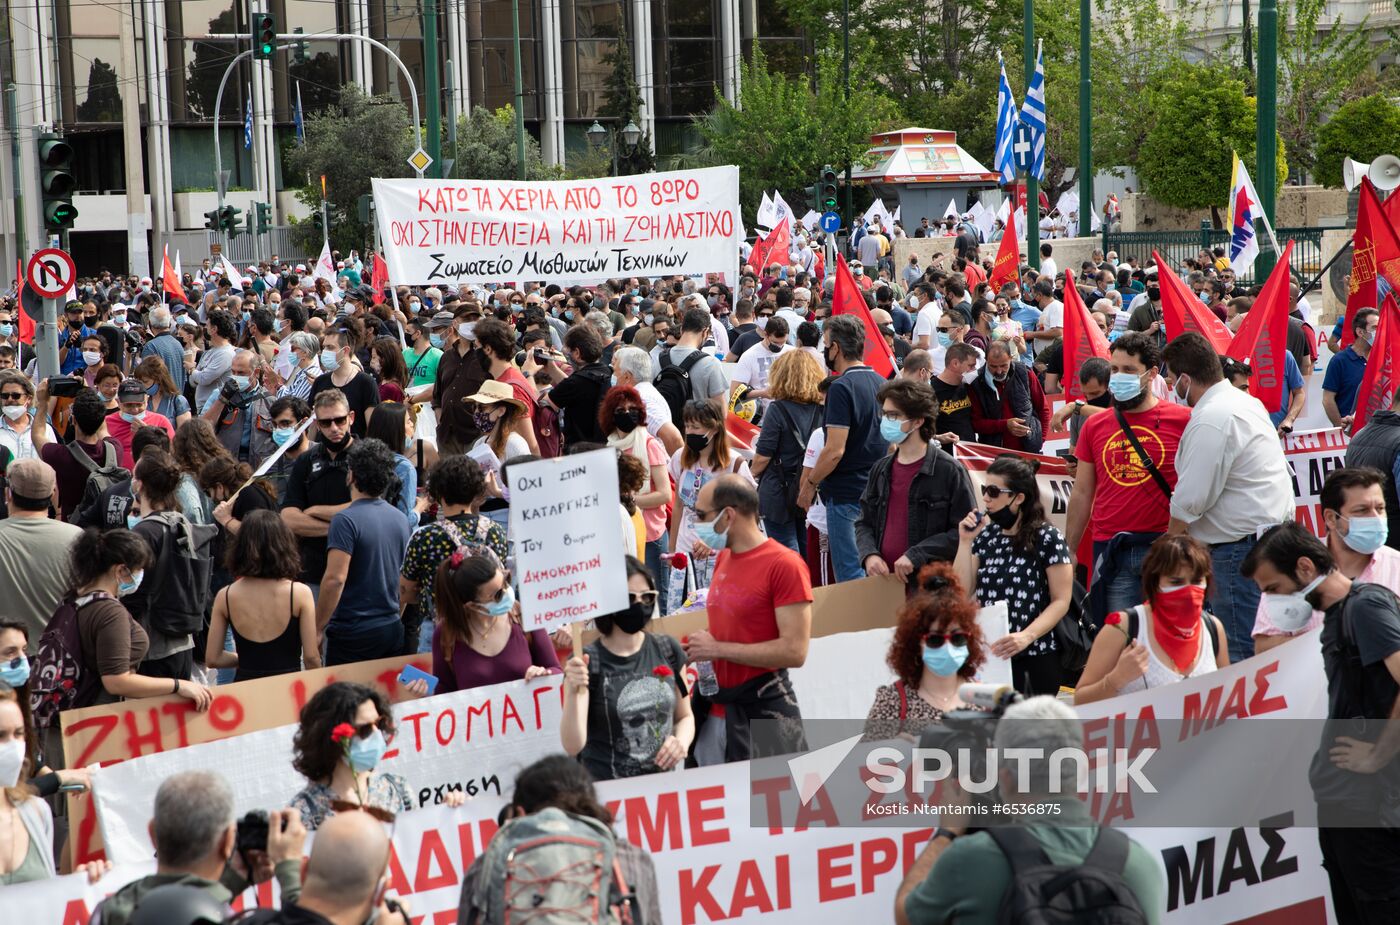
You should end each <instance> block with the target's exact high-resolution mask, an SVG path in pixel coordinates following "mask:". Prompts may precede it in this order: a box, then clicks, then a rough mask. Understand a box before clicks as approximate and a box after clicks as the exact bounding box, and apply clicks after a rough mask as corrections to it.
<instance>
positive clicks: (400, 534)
mask: <svg viewBox="0 0 1400 925" xmlns="http://www.w3.org/2000/svg"><path fill="white" fill-rule="evenodd" d="M317 413H318V414H322V413H324V412H322V411H321V410H320V409H319V408H318V409H317ZM345 460H346V474H345V478H346V484H347V485H348V486H349V488H350V504H349V506H348V507H346V508H345V509H344V510H342V511H340V512H339V513H337V514H336V515H335V516H334V517H332V518H331V521H330V525H329V527H328V528H327V533H326V569H325V573H324V575H323V576H322V578H321V587H320V594H319V596H318V597H317V600H316V628H317V630H318V631H319V632H321V633H324V634H325V638H326V664H327V665H343V664H346V663H349V662H359V661H365V660H367V659H373V658H387V657H389V656H390V655H394V654H396V653H398V652H399V650H400V648H401V647H402V645H403V621H402V620H401V619H400V617H399V572H400V571H401V570H402V568H403V559H404V552H405V550H406V549H407V547H408V538H409V535H410V533H411V532H412V531H411V530H410V529H409V526H408V523H407V521H405V519H404V515H403V514H402V513H401V512H400V511H399V510H398V509H397V508H395V507H394V506H393V505H392V504H390V503H389V502H387V501H385V500H384V494H385V492H386V491H387V490H388V488H389V480H390V479H391V478H392V477H393V474H394V452H393V450H391V449H390V448H389V447H387V446H385V445H384V444H383V443H382V442H381V441H379V440H374V439H371V438H366V439H364V440H357V441H355V443H354V444H352V445H351V447H350V449H349V450H348V451H347V452H346V454H345ZM294 529H295V528H294Z"/></svg>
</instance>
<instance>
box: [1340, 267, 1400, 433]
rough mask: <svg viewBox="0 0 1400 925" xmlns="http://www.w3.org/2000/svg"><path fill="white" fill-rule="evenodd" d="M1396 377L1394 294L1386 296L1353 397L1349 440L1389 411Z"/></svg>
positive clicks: (1399, 312) (1399, 314)
mask: <svg viewBox="0 0 1400 925" xmlns="http://www.w3.org/2000/svg"><path fill="white" fill-rule="evenodd" d="M1397 377H1400V306H1397V305H1396V304H1395V294H1394V293H1387V294H1386V297H1385V305H1384V306H1382V308H1381V317H1380V324H1379V326H1377V328H1376V341H1375V343H1373V344H1371V353H1370V354H1369V355H1368V356H1367V357H1366V372H1365V373H1364V374H1363V375H1362V376H1361V388H1360V389H1359V390H1357V393H1356V410H1355V411H1353V412H1352V414H1353V417H1352V421H1351V433H1352V436H1355V435H1356V432H1357V431H1359V430H1360V429H1361V428H1362V427H1364V426H1365V425H1366V421H1367V419H1368V418H1370V417H1371V415H1373V414H1375V413H1376V412H1377V411H1384V410H1385V409H1386V408H1389V407H1390V403H1391V401H1393V400H1394V398H1395V388H1396V384H1397V382H1396V380H1397Z"/></svg>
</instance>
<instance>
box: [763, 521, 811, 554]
mask: <svg viewBox="0 0 1400 925" xmlns="http://www.w3.org/2000/svg"><path fill="white" fill-rule="evenodd" d="M802 526H803V523H802V521H800V520H798V519H797V518H795V517H794V518H793V519H792V520H789V521H788V522H787V523H785V524H780V523H774V522H773V521H771V520H769V519H768V518H767V517H765V518H763V529H764V530H765V531H767V533H768V538H769V539H770V540H777V541H778V542H779V543H782V544H783V545H784V546H786V547H787V548H788V549H791V550H792V551H793V552H795V553H797V554H798V555H799V556H804V555H806V554H807V543H806V539H807V537H806V533H807V531H806V529H805V528H804V529H803V530H802V531H801V532H799V531H798V527H802Z"/></svg>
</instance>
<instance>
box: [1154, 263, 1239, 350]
mask: <svg viewBox="0 0 1400 925" xmlns="http://www.w3.org/2000/svg"><path fill="white" fill-rule="evenodd" d="M1152 256H1153V258H1154V259H1155V260H1156V261H1157V280H1158V283H1159V284H1160V286H1161V289H1162V322H1163V323H1164V324H1165V325H1166V326H1167V340H1168V341H1173V340H1176V339H1177V338H1178V337H1180V336H1181V335H1182V334H1183V333H1185V332H1186V331H1195V332H1197V333H1198V334H1200V335H1201V336H1203V337H1204V338H1205V339H1206V340H1208V341H1210V343H1211V346H1213V347H1215V352H1216V353H1224V352H1225V351H1226V350H1229V349H1230V340H1231V339H1232V338H1233V336H1234V335H1232V334H1231V333H1230V329H1229V328H1227V327H1226V326H1225V322H1223V321H1221V320H1220V319H1219V318H1217V317H1215V314H1214V312H1212V311H1211V310H1210V309H1208V308H1206V307H1205V305H1204V304H1202V303H1201V300H1200V299H1198V298H1196V294H1195V293H1194V292H1192V291H1191V289H1190V287H1188V286H1187V285H1186V284H1185V283H1183V282H1182V281H1181V277H1180V276H1177V275H1176V274H1175V273H1173V272H1172V269H1171V267H1169V266H1167V262H1166V261H1165V260H1163V259H1162V255H1161V254H1159V253H1157V252H1156V251H1155V250H1154V251H1153V252H1152Z"/></svg>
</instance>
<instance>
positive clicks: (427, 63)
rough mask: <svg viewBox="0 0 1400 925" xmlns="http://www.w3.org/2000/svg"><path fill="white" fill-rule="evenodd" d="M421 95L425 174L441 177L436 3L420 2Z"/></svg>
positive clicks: (440, 110) (426, 0)
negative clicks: (424, 115) (425, 140)
mask: <svg viewBox="0 0 1400 925" xmlns="http://www.w3.org/2000/svg"><path fill="white" fill-rule="evenodd" d="M423 84H424V87H423V92H424V93H425V94H426V95H427V99H426V100H425V101H424V102H426V103H427V104H428V146H427V148H426V149H425V150H426V151H427V152H428V156H429V157H431V158H432V159H433V162H432V163H431V164H429V165H428V170H427V174H428V176H430V177H433V178H434V179H440V178H441V177H442V95H441V94H442V87H441V81H439V80H438V7H437V0H423Z"/></svg>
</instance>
